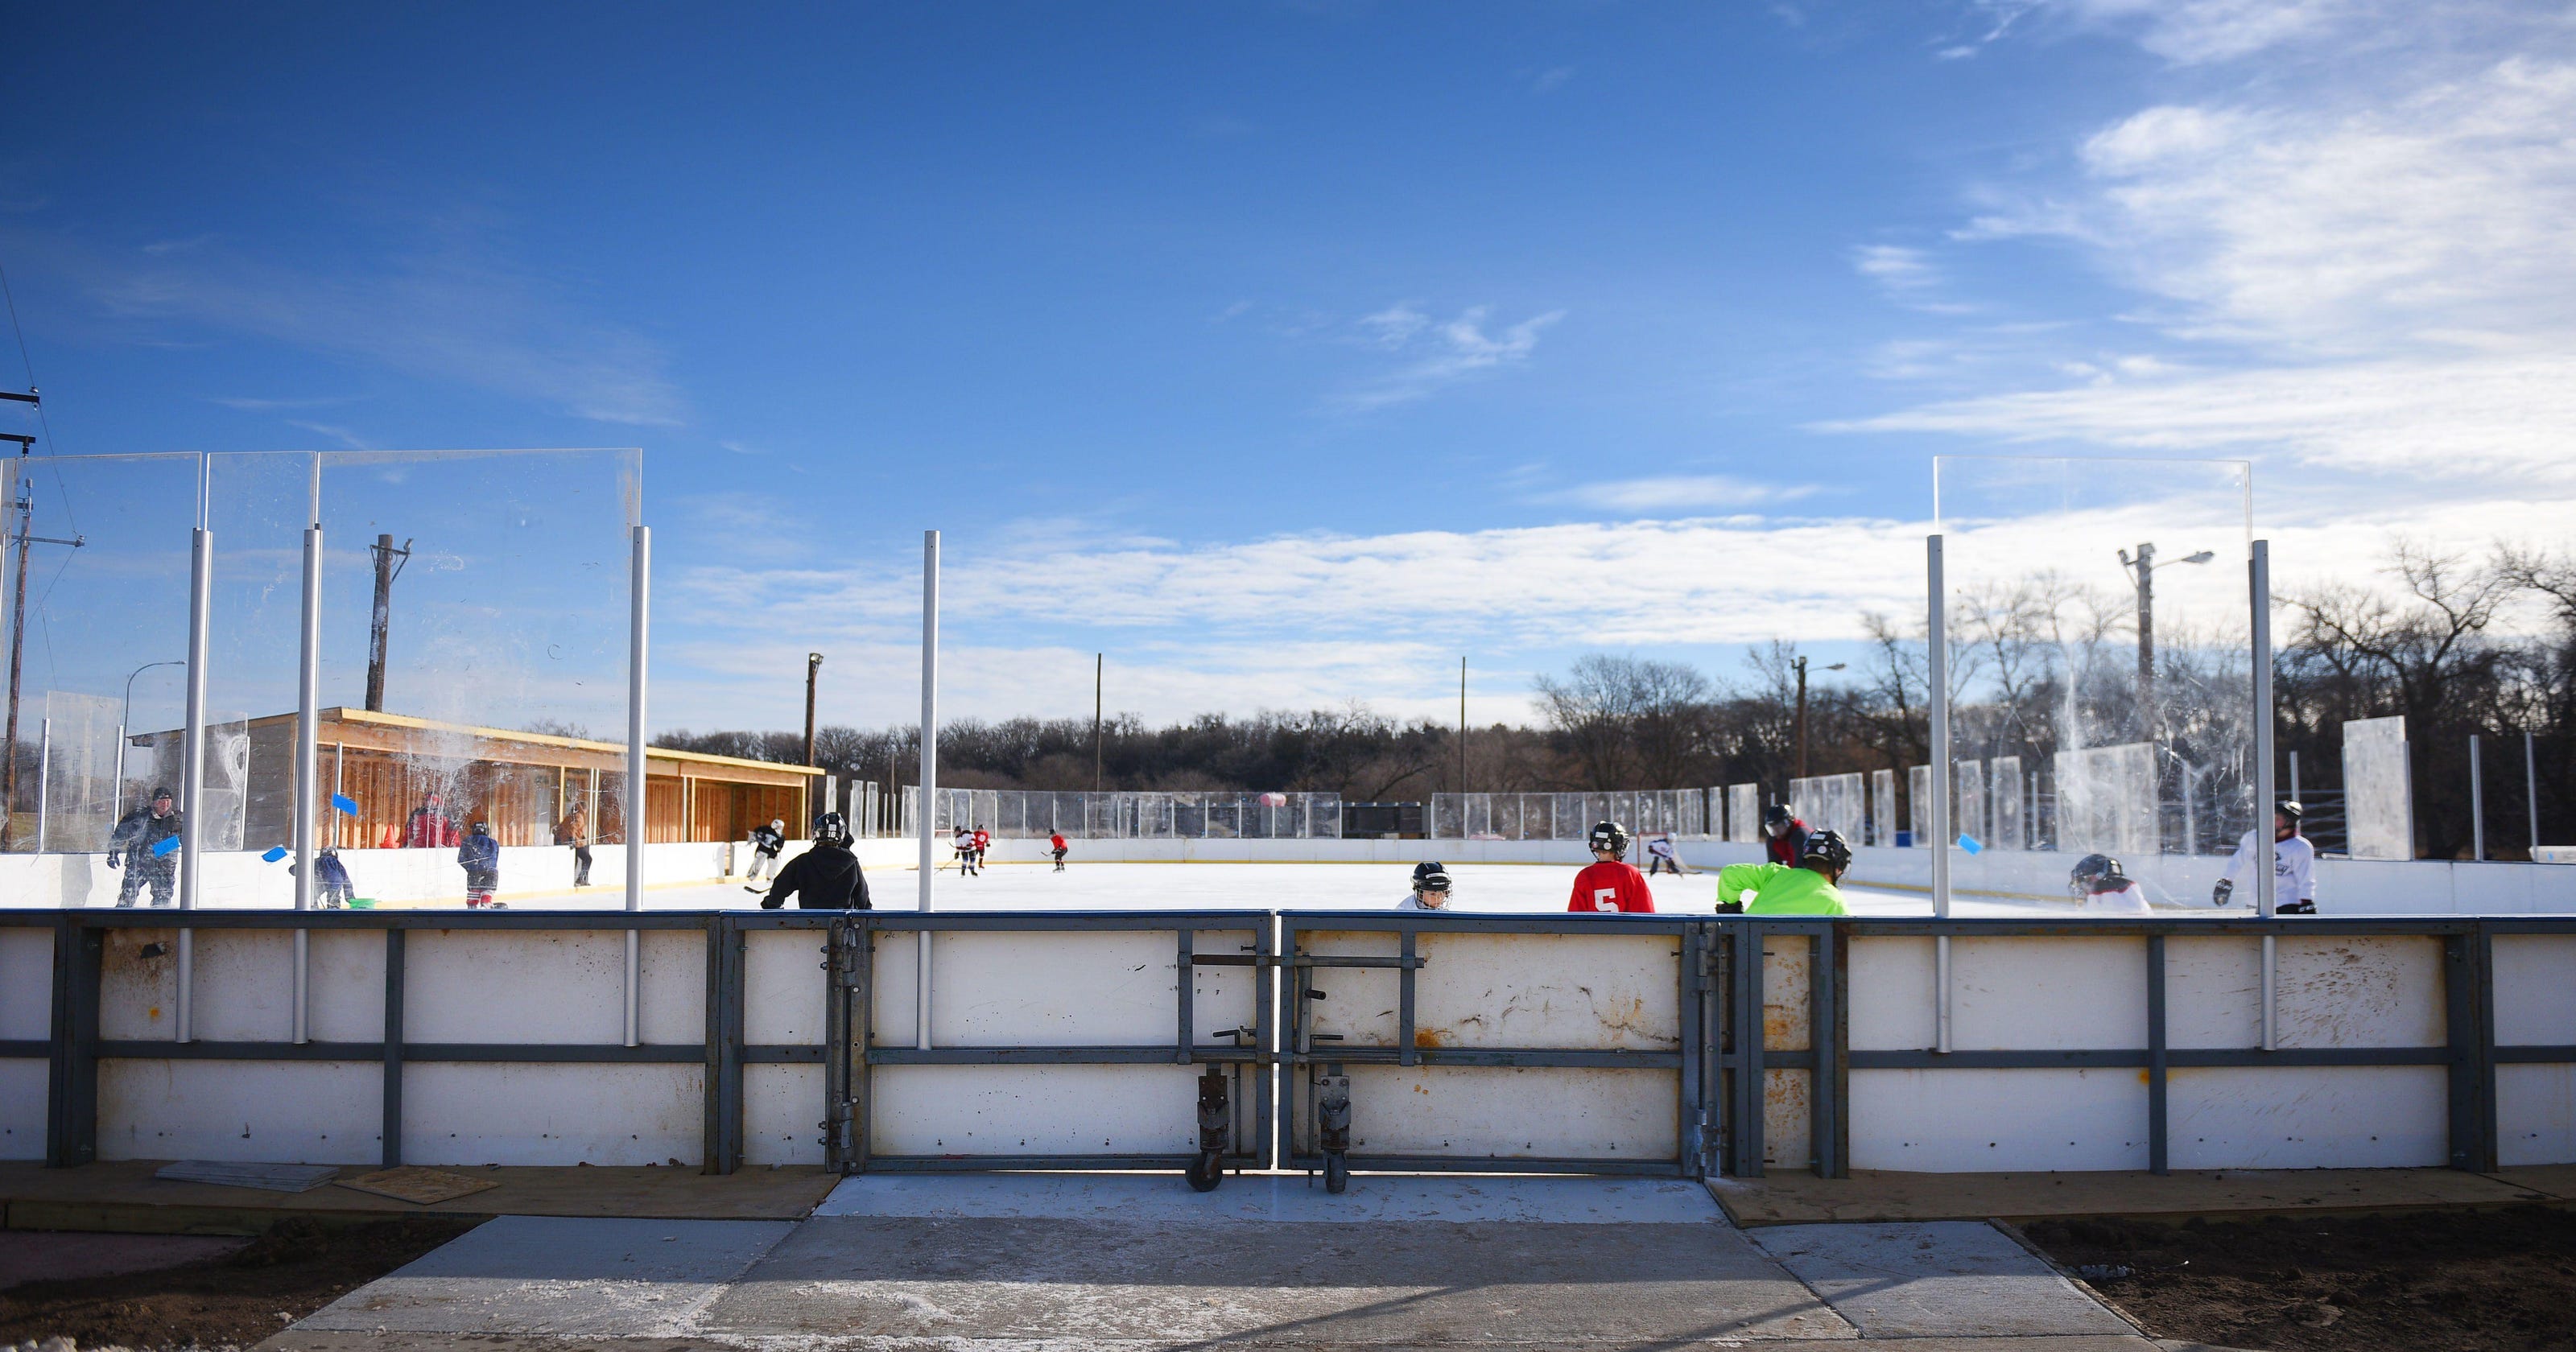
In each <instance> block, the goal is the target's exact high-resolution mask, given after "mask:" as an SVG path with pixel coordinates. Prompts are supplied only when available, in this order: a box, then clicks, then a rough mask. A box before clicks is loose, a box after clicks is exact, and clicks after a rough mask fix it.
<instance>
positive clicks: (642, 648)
mask: <svg viewBox="0 0 2576 1352" xmlns="http://www.w3.org/2000/svg"><path fill="white" fill-rule="evenodd" d="M634 540H635V551H634V560H633V563H632V564H631V565H630V570H629V572H628V574H627V580H626V604H627V629H626V909H627V910H629V911H640V910H643V909H644V803H645V792H644V790H645V764H644V670H645V656H646V651H647V643H646V639H647V637H648V626H647V623H646V617H647V616H648V615H649V614H650V613H651V609H652V601H653V591H652V581H653V528H652V527H651V526H637V527H636V528H635V535H634ZM643 966H644V963H643V938H642V935H641V934H640V932H638V931H636V930H632V929H630V930H628V931H626V1045H627V1046H629V1047H633V1046H636V1045H638V1044H639V1043H641V1042H642V1041H643V1037H642V1031H641V1028H642V1024H641V1018H640V1016H639V1007H640V998H641V994H642V993H641V991H639V990H638V986H639V984H640V982H641V980H642V977H643Z"/></svg>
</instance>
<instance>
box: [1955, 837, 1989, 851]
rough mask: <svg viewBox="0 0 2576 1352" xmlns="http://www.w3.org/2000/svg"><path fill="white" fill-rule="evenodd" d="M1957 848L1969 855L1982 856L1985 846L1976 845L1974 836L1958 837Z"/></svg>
mask: <svg viewBox="0 0 2576 1352" xmlns="http://www.w3.org/2000/svg"><path fill="white" fill-rule="evenodd" d="M1959 848H1960V849H1963V850H1966V851H1967V852H1968V853H1970V854H1983V853H1985V849H1986V847H1985V846H1983V845H1980V844H1978V843H1977V838H1976V837H1975V836H1964V835H1963V836H1961V837H1959Z"/></svg>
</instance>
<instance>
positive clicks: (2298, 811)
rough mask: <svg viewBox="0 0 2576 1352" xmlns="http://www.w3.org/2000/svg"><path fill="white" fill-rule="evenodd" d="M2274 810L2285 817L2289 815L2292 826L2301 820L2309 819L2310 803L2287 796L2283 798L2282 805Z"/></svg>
mask: <svg viewBox="0 0 2576 1352" xmlns="http://www.w3.org/2000/svg"><path fill="white" fill-rule="evenodd" d="M2272 810H2273V811H2274V812H2277V813H2279V814H2280V815H2282V816H2284V817H2287V818H2288V819H2289V821H2290V825H2292V826H2296V825H2298V824H2299V823H2300V822H2303V821H2305V820H2307V817H2308V805H2307V804H2305V803H2302V802H2300V801H2299V800H2297V799H2295V798H2285V799H2283V800H2281V805H2280V806H2279V807H2276V808H2274V809H2272Z"/></svg>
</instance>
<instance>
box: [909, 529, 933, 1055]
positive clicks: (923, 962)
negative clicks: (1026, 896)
mask: <svg viewBox="0 0 2576 1352" xmlns="http://www.w3.org/2000/svg"><path fill="white" fill-rule="evenodd" d="M938 792H939V532H937V531H935V530H929V531H923V532H922V533H921V813H920V823H921V902H920V909H921V910H922V912H923V913H925V914H927V913H928V912H929V910H930V882H931V875H932V873H933V871H934V870H936V869H937V868H938V866H939V861H938V859H937V858H936V857H935V856H934V855H933V854H932V852H931V841H930V835H931V823H932V822H933V821H935V820H936V819H937V818H938V816H939V814H938V813H937V812H935V811H933V810H932V808H931V804H932V803H933V802H934V801H935V797H934V795H936V794H937V793H938ZM913 961H914V962H915V963H917V964H918V966H917V967H916V968H915V969H914V979H913V1020H914V1023H913V1030H914V1031H913V1045H914V1046H915V1047H917V1048H918V1049H920V1050H922V1051H928V1050H930V931H928V930H923V931H921V936H920V939H919V942H918V943H917V944H916V945H915V947H914V955H913Z"/></svg>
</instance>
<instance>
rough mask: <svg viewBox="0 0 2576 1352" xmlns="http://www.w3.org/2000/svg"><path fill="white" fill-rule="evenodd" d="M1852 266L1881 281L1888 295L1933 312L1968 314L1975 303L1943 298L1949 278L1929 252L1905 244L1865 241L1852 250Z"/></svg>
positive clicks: (1862, 273)
mask: <svg viewBox="0 0 2576 1352" xmlns="http://www.w3.org/2000/svg"><path fill="white" fill-rule="evenodd" d="M1852 268H1853V270H1854V271H1857V272H1858V273H1860V275H1862V276H1864V277H1867V278H1869V279H1870V280H1871V281H1873V282H1876V283H1878V285H1879V287H1880V288H1881V289H1882V290H1884V291H1885V292H1886V293H1887V295H1888V298H1889V299H1891V300H1894V301H1896V302H1897V303H1899V304H1901V305H1904V306H1906V307H1907V308H1909V309H1914V310H1923V311H1927V312H1929V313H1933V314H1965V313H1967V312H1968V311H1970V310H1972V309H1973V308H1975V307H1973V306H1970V305H1965V304H1962V303H1960V302H1958V301H1955V300H1945V299H1942V298H1941V296H1942V292H1943V287H1944V283H1945V282H1946V280H1947V279H1946V278H1944V277H1943V276H1942V275H1941V270H1940V269H1939V268H1938V267H1936V266H1935V265H1934V264H1933V262H1932V257H1931V255H1930V254H1928V253H1926V252H1924V251H1923V250H1921V249H1917V248H1911V247H1908V246H1906V245H1902V244H1864V245H1862V246H1860V247H1859V248H1856V249H1854V250H1852Z"/></svg>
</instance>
